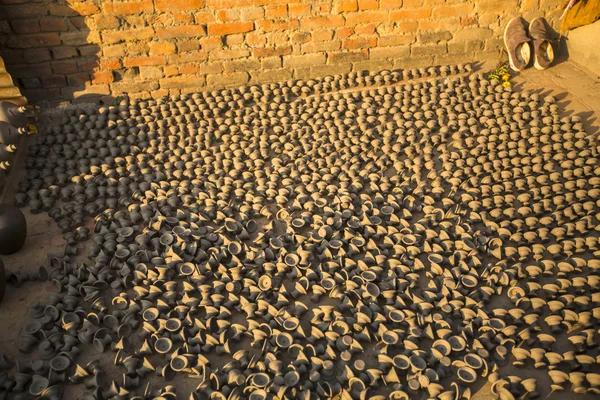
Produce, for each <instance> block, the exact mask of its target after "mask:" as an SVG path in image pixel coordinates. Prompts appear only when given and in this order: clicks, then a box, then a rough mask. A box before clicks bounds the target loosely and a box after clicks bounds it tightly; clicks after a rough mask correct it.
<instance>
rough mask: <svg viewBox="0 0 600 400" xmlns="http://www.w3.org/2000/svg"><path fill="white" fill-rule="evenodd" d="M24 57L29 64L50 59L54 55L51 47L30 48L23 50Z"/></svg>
mask: <svg viewBox="0 0 600 400" xmlns="http://www.w3.org/2000/svg"><path fill="white" fill-rule="evenodd" d="M23 58H24V59H25V62H27V63H29V64H34V63H40V62H43V61H50V60H51V59H52V56H51V55H50V50H49V49H29V50H25V51H23Z"/></svg>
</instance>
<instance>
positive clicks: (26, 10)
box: [2, 3, 52, 20]
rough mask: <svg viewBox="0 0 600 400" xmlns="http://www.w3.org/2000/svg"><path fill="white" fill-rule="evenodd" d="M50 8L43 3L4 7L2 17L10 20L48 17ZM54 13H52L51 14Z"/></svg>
mask: <svg viewBox="0 0 600 400" xmlns="http://www.w3.org/2000/svg"><path fill="white" fill-rule="evenodd" d="M50 6H52V4H50ZM48 10H49V6H48V5H47V4H43V3H26V4H15V5H3V6H2V16H3V17H4V18H6V19H8V20H11V19H18V18H29V17H40V16H42V15H47V14H48ZM51 13H52V12H51Z"/></svg>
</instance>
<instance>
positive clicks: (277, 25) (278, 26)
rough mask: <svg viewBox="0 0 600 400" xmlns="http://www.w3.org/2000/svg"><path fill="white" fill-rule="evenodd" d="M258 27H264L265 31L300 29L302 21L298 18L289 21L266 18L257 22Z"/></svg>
mask: <svg viewBox="0 0 600 400" xmlns="http://www.w3.org/2000/svg"><path fill="white" fill-rule="evenodd" d="M256 27H257V28H258V29H262V30H263V31H265V32H273V31H291V30H294V29H298V28H299V27H300V22H299V21H298V20H297V19H295V20H289V21H271V20H265V21H258V22H256Z"/></svg>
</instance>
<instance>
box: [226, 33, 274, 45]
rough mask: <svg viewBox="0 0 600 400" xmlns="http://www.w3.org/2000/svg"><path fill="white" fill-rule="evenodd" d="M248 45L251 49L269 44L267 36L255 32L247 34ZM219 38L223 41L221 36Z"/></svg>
mask: <svg viewBox="0 0 600 400" xmlns="http://www.w3.org/2000/svg"><path fill="white" fill-rule="evenodd" d="M245 36H246V44H247V45H248V46H251V47H260V46H265V45H266V44H267V35H265V34H264V32H261V31H253V32H249V33H246V35H245ZM217 38H219V39H221V37H220V36H218V37H217Z"/></svg>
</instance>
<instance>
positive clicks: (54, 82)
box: [40, 75, 67, 88]
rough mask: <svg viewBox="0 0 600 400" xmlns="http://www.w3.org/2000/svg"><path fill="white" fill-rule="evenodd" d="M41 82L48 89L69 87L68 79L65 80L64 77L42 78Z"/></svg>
mask: <svg viewBox="0 0 600 400" xmlns="http://www.w3.org/2000/svg"><path fill="white" fill-rule="evenodd" d="M40 81H41V82H42V86H43V87H47V88H53V87H54V88H56V87H58V88H60V87H66V86H67V78H65V77H64V76H63V75H54V76H46V77H42V78H40Z"/></svg>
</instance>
